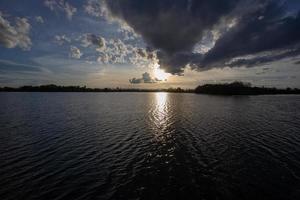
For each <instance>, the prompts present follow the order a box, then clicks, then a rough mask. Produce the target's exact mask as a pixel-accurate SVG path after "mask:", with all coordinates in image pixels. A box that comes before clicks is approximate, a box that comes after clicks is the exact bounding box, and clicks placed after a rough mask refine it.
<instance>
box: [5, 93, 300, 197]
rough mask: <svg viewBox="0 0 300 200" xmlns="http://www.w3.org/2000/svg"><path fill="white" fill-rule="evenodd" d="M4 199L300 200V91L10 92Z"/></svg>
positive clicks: (7, 99)
mask: <svg viewBox="0 0 300 200" xmlns="http://www.w3.org/2000/svg"><path fill="white" fill-rule="evenodd" d="M0 102H1V105H0V199H3V200H9V199H12V200H18V199H51V200H53V199H72V200H76V199H104V200H106V199H122V200H126V199H239V200H241V199H300V96H293V95H290V96H284V95H278V96H232V97H221V96H208V95H196V94H168V93H0Z"/></svg>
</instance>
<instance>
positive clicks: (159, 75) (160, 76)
mask: <svg viewBox="0 0 300 200" xmlns="http://www.w3.org/2000/svg"><path fill="white" fill-rule="evenodd" d="M153 74H154V77H155V78H156V79H157V80H159V81H166V80H167V79H168V78H169V77H170V76H171V74H169V73H166V72H165V71H164V70H162V69H160V68H159V66H155V68H154V70H153Z"/></svg>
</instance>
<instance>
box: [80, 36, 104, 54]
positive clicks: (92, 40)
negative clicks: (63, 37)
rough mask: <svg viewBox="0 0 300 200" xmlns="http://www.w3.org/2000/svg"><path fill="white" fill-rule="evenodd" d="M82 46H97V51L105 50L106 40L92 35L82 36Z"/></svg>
mask: <svg viewBox="0 0 300 200" xmlns="http://www.w3.org/2000/svg"><path fill="white" fill-rule="evenodd" d="M81 45H82V46H83V47H89V46H92V45H94V46H96V48H97V51H101V50H103V49H105V47H106V42H105V39H104V38H103V37H101V36H97V35H94V34H91V33H86V34H84V35H83V36H82V40H81Z"/></svg>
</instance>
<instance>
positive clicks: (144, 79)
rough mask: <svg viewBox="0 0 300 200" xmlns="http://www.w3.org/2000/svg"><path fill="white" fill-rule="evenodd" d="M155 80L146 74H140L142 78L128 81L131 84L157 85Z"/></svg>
mask: <svg viewBox="0 0 300 200" xmlns="http://www.w3.org/2000/svg"><path fill="white" fill-rule="evenodd" d="M157 81H158V80H157V79H154V78H152V77H151V76H150V74H149V73H148V72H145V73H143V74H142V78H132V79H130V80H129V82H130V83H131V84H141V83H157Z"/></svg>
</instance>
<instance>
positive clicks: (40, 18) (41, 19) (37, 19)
mask: <svg viewBox="0 0 300 200" xmlns="http://www.w3.org/2000/svg"><path fill="white" fill-rule="evenodd" d="M35 21H36V22H38V23H41V24H43V23H44V22H45V21H44V19H43V17H42V16H36V17H35Z"/></svg>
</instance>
